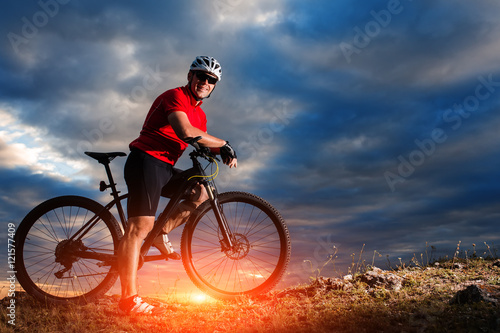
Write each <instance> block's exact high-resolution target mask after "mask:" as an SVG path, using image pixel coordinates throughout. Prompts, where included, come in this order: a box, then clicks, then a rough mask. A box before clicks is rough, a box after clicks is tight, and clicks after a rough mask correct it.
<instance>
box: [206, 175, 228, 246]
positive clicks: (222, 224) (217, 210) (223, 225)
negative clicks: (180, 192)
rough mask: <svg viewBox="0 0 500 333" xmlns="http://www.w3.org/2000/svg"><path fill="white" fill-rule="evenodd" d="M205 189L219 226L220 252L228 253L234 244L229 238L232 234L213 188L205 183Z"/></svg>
mask: <svg viewBox="0 0 500 333" xmlns="http://www.w3.org/2000/svg"><path fill="white" fill-rule="evenodd" d="M205 189H206V190H207V193H208V197H209V198H210V205H211V206H212V210H213V212H214V215H215V218H216V219H217V223H218V224H219V229H220V232H221V234H222V240H221V246H222V252H224V251H228V250H230V249H232V248H233V247H234V242H233V239H232V237H231V235H232V232H231V230H230V228H229V224H228V223H227V220H226V217H225V215H224V214H223V212H222V207H221V205H220V203H219V199H218V197H217V196H216V194H215V188H214V187H212V186H211V185H210V183H208V182H207V183H205Z"/></svg>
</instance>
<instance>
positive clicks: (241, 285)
mask: <svg viewBox="0 0 500 333" xmlns="http://www.w3.org/2000/svg"><path fill="white" fill-rule="evenodd" d="M218 199H219V204H220V207H221V212H222V214H223V215H224V216H225V219H226V220H227V224H228V226H229V229H230V234H231V235H232V236H231V238H232V242H233V247H232V248H231V249H229V248H225V247H224V245H223V243H224V242H223V237H222V233H221V231H220V228H219V224H218V222H217V219H216V218H215V215H214V212H213V210H212V207H211V205H210V202H208V201H207V202H205V203H203V204H202V205H201V206H200V207H199V208H198V210H197V211H195V212H194V213H193V218H192V219H191V220H190V221H189V222H188V223H187V224H186V227H185V228H184V230H183V232H182V238H181V254H182V261H183V264H184V267H185V269H186V272H187V273H188V275H189V277H190V278H191V281H193V283H194V284H195V285H196V286H197V287H198V288H200V289H201V290H202V291H204V292H206V293H207V294H209V295H211V296H213V297H215V298H219V299H233V298H236V297H238V296H242V295H257V294H260V293H264V292H267V291H269V290H271V289H272V288H273V287H274V286H275V285H276V284H277V283H278V282H279V281H280V279H281V278H282V276H283V274H284V273H285V270H286V267H287V265H288V262H289V260H290V251H291V245H290V235H289V233H288V229H287V227H286V225H285V222H284V221H283V218H282V217H281V215H280V214H279V212H278V211H277V210H276V209H275V208H274V207H273V206H271V205H270V204H269V203H268V202H266V201H265V200H263V199H261V198H259V197H258V196H255V195H253V194H250V193H244V192H227V193H222V194H220V195H219V196H218Z"/></svg>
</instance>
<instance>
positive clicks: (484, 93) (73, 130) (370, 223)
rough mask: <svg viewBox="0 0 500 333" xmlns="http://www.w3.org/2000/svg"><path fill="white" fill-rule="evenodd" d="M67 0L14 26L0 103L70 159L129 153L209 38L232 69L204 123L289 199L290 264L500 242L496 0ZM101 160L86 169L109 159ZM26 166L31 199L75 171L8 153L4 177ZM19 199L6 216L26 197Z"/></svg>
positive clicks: (0, 61) (55, 189) (261, 180)
mask: <svg viewBox="0 0 500 333" xmlns="http://www.w3.org/2000/svg"><path fill="white" fill-rule="evenodd" d="M58 3H59V4H60V5H59V7H58V12H57V14H55V15H53V17H52V16H51V17H49V19H48V21H47V23H46V24H45V25H43V26H42V27H39V28H38V31H37V33H34V36H33V37H32V38H29V39H28V42H27V43H22V44H19V45H18V48H17V49H16V48H14V47H13V46H12V43H11V42H10V41H9V39H8V38H4V39H3V41H2V48H1V50H0V55H1V57H0V73H1V76H0V96H1V99H0V107H2V108H5V109H6V110H8V112H9V113H11V114H12V115H14V116H15V117H16V119H17V120H18V122H19V123H20V124H22V125H30V126H33V127H35V128H38V129H41V130H43V133H45V134H44V137H43V138H42V139H43V141H44V142H45V143H46V144H47V145H49V146H50V147H51V148H52V149H54V150H55V151H57V152H59V153H61V154H62V155H63V156H66V157H67V158H68V159H71V160H74V161H78V162H82V161H86V158H85V157H84V156H82V151H83V149H84V148H85V149H88V150H91V149H94V150H121V151H126V150H127V145H128V142H130V141H131V140H133V139H134V138H135V137H136V136H137V134H138V132H139V130H140V126H141V124H142V121H143V119H144V115H145V113H146V112H147V110H148V108H149V106H150V104H151V102H152V100H153V99H154V98H155V97H156V95H157V94H159V93H161V92H162V91H163V90H165V89H168V88H170V87H174V86H179V85H182V84H184V83H185V80H186V78H185V77H186V71H187V68H188V66H189V63H190V61H191V59H192V58H193V57H194V56H195V55H197V54H210V55H213V56H215V57H216V58H218V59H219V60H220V61H221V63H222V64H223V68H224V73H223V79H222V81H221V82H220V84H218V86H217V89H216V91H215V93H214V95H213V96H212V97H211V98H210V99H209V100H207V101H206V104H204V109H205V110H206V112H207V114H208V115H209V129H210V130H209V132H212V133H214V134H216V135H217V134H218V133H222V134H221V135H223V136H224V137H226V138H228V139H229V140H230V141H231V143H232V144H233V145H234V146H235V147H237V148H238V149H239V157H240V160H241V168H240V167H239V168H238V169H240V170H242V171H231V172H229V171H227V172H226V171H224V174H223V176H222V177H227V179H229V180H230V181H231V182H229V181H227V182H226V183H227V184H225V185H224V187H228V188H230V189H234V188H235V187H238V186H241V187H243V188H249V189H250V190H251V191H253V192H256V193H257V194H259V195H262V196H263V197H264V198H266V199H268V200H269V201H271V202H272V203H273V204H275V205H276V206H278V207H279V208H280V209H281V210H282V212H283V215H284V216H285V218H286V219H287V221H288V222H289V225H290V228H291V231H292V235H293V239H294V244H295V245H294V249H295V250H294V263H295V264H296V265H299V263H300V261H301V260H302V259H307V258H309V259H314V260H316V263H317V264H319V263H320V262H321V260H323V259H324V258H325V256H326V254H327V252H328V251H331V250H332V248H331V246H332V244H336V245H338V247H339V249H340V252H339V255H340V256H341V257H342V258H343V259H342V261H343V262H348V261H349V260H350V259H351V258H350V255H351V253H352V252H359V250H360V248H361V247H362V245H363V244H364V243H366V244H367V247H366V249H367V251H372V253H373V251H374V250H377V251H379V252H381V253H384V255H385V254H390V255H391V259H393V258H397V257H398V256H403V257H404V256H406V257H408V256H410V257H411V256H412V255H413V253H414V252H417V253H420V252H421V251H422V249H423V248H424V247H425V244H426V242H428V243H429V244H435V245H436V246H437V247H438V248H439V249H440V250H441V251H442V252H443V253H445V254H451V253H452V252H453V250H454V247H455V246H456V243H457V242H458V241H459V240H463V241H464V242H465V241H467V242H469V243H471V242H476V243H482V242H483V241H487V242H490V241H493V240H495V239H496V240H498V237H496V238H495V237H494V236H493V235H495V234H498V231H499V230H498V225H497V223H496V222H495V221H496V219H497V217H498V208H497V206H498V199H497V198H498V197H499V194H500V185H499V181H498V179H499V176H500V175H499V171H498V170H500V168H499V166H500V165H499V164H500V158H499V157H497V156H498V151H499V148H500V147H499V146H498V142H500V141H499V137H498V130H497V129H498V126H500V117H499V116H498V112H497V111H498V108H499V102H498V101H499V100H500V99H499V96H500V72H499V71H498V68H500V67H499V65H500V64H499V62H500V60H498V56H497V55H498V45H500V40H499V39H498V36H499V34H498V32H499V30H500V26H499V24H498V19H497V17H498V11H499V7H498V5H496V4H492V3H491V2H489V1H479V2H475V3H471V2H468V1H455V2H447V1H407V0H401V1H395V0H389V1H370V2H366V1H344V2H338V1H337V2H332V1H311V2H304V1H266V2H264V1H261V2H252V3H250V2H243V1H224V0H221V1H219V2H217V4H219V5H221V6H218V7H217V6H214V5H213V4H212V3H211V2H202V1H164V2H157V1H156V2H153V1H143V2H141V3H140V4H138V3H137V2H134V1H120V2H117V1H108V2H102V1H85V2H83V1H76V0H73V1H69V2H67V3H64V4H62V3H63V1H61V2H58ZM40 11H43V8H42V7H41V6H40V4H38V3H37V2H32V3H29V4H28V5H26V4H24V3H23V4H21V3H20V2H16V3H12V4H10V5H9V8H8V10H4V11H2V13H1V14H0V15H1V17H2V22H3V26H2V30H1V31H2V35H3V36H7V34H8V33H9V32H14V33H16V34H19V35H22V29H23V25H24V24H26V20H28V21H30V22H33V19H34V18H35V17H36V15H37V13H38V12H40ZM40 17H41V16H40ZM23 18H26V20H25V19H23ZM39 19H40V18H39ZM346 47H347V48H346ZM108 120H111V122H108ZM436 130H440V131H441V132H439V133H438V132H436ZM436 133H438V134H439V135H438V134H436ZM436 139H437V141H436ZM438 141H439V142H438ZM11 144H12V143H11ZM5 149H6V150H7V151H9V149H11V150H13V149H14V148H13V146H12V145H11V146H7V147H6V148H5ZM118 165H120V164H117V177H121V170H120V168H119V167H118ZM250 165H251V166H252V167H251V168H250V167H248V169H244V168H245V166H250ZM92 166H93V167H94V168H95V170H94V169H89V168H88V167H87V168H86V169H85V172H87V171H88V172H90V173H91V174H94V173H95V174H97V172H98V171H102V170H99V167H98V166H95V165H92ZM120 166H121V165H120ZM89 170H92V171H89ZM388 172H389V175H390V176H389V180H388V177H387V175H388ZM24 174H25V175H26V177H30V181H31V182H32V184H33V186H29V191H32V192H31V193H35V194H36V198H42V197H45V198H49V197H51V196H54V195H56V194H59V193H61V192H71V191H70V190H74V191H75V192H79V188H80V187H81V185H60V182H58V181H57V180H56V179H53V178H47V177H45V178H44V177H42V176H41V175H31V174H30V172H27V171H26V170H23V171H18V170H17V169H14V170H13V169H4V171H3V172H2V175H3V176H2V184H4V185H5V188H9V189H12V190H13V191H14V190H15V189H16V188H21V189H23V190H24V191H25V193H26V191H28V186H26V185H25V184H27V182H25V184H22V185H18V184H20V183H22V179H23V178H22V176H23V175H24ZM92 177H93V178H96V177H97V176H95V177H94V176H92ZM391 177H392V178H391ZM119 179H120V178H119ZM19 186H20V187H19ZM60 186H63V187H64V186H66V187H65V191H61V188H60ZM68 186H69V187H68ZM72 186H73V187H74V188H71V187H72ZM3 196H4V197H6V196H7V192H4V194H3ZM16 201H17V199H16ZM32 201H34V200H30V202H32ZM7 202H8V201H7V200H4V201H2V204H1V205H2V206H1V208H0V211H2V212H4V213H3V214H2V216H3V217H2V218H3V219H5V220H7V219H15V218H14V217H13V216H20V215H22V214H23V213H22V210H23V209H25V208H26V206H27V204H26V205H20V206H19V207H17V206H16V207H17V208H15V209H13V210H11V211H9V210H8V207H9V203H7ZM19 202H21V201H19ZM321 237H322V238H321ZM419 251H420V252H419ZM447 251H449V252H447ZM382 259H385V258H382ZM299 266H300V265H299ZM299 270H301V271H302V272H303V267H299Z"/></svg>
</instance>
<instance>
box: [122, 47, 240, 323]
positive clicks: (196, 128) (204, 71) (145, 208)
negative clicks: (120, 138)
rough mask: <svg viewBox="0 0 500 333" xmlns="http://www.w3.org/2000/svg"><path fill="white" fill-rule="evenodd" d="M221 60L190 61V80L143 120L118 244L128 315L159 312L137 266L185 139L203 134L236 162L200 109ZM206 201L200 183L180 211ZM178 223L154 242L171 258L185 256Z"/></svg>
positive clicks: (128, 167) (128, 170) (128, 172)
mask: <svg viewBox="0 0 500 333" xmlns="http://www.w3.org/2000/svg"><path fill="white" fill-rule="evenodd" d="M221 76H222V70H221V66H220V64H219V63H218V62H217V60H215V59H214V58H212V57H207V56H199V57H196V59H195V60H194V61H193V63H192V64H191V67H190V70H189V73H188V76H187V78H188V84H187V85H186V86H184V87H178V88H175V89H171V90H167V91H166V92H164V93H163V94H161V95H160V96H158V98H157V99H156V100H155V101H154V103H153V105H152V106H151V109H150V110H149V113H148V115H147V117H146V120H145V122H144V125H143V128H142V130H141V133H140V136H139V137H138V138H137V139H135V140H134V141H133V142H132V143H131V144H130V149H131V152H130V154H129V156H128V158H127V162H126V164H125V180H126V182H127V187H128V191H129V198H128V204H127V213H128V226H127V230H125V235H124V236H123V239H122V240H121V242H120V246H119V248H118V259H119V267H118V270H119V274H120V282H121V287H122V298H121V300H120V303H119V309H120V310H121V311H122V312H124V313H127V314H130V313H138V314H156V313H159V312H161V309H160V308H158V307H154V306H152V305H150V304H148V303H146V302H144V301H142V299H141V298H140V297H139V296H138V292H137V289H138V288H137V267H138V264H139V252H140V247H141V245H142V242H143V240H144V239H145V238H146V236H147V235H148V233H149V232H150V231H151V230H152V228H153V225H154V221H155V214H156V209H157V207H158V202H159V199H160V194H161V190H162V188H163V186H165V185H166V184H167V182H168V181H169V179H170V178H171V176H172V174H173V172H174V169H173V166H174V164H175V162H176V161H177V160H178V159H179V157H180V156H181V155H182V153H183V151H184V150H185V149H186V148H187V146H188V144H187V143H186V142H185V140H187V139H189V138H194V137H198V136H201V137H202V138H201V140H200V141H198V143H199V144H200V145H202V146H205V147H209V148H211V149H212V150H213V151H214V152H216V153H220V154H221V157H222V160H223V161H224V163H225V164H227V165H228V166H229V167H230V168H232V167H236V166H237V158H236V153H235V151H234V150H233V148H232V147H231V146H230V145H229V143H228V142H227V141H225V140H222V139H219V138H217V137H215V136H212V135H210V134H208V133H206V131H207V128H206V123H207V120H206V116H205V113H204V111H203V110H202V109H201V105H202V103H203V102H202V101H203V99H204V98H208V97H210V94H211V93H212V92H213V90H214V89H215V85H216V84H217V82H218V81H220V79H221ZM206 199H207V194H206V193H205V191H204V188H203V187H202V186H201V185H199V186H198V187H197V188H196V190H195V191H193V193H192V194H191V197H190V201H191V202H190V203H187V204H185V205H184V211H180V212H178V214H177V217H176V218H178V219H181V220H182V219H183V218H185V216H186V215H189V213H190V212H191V211H192V210H193V209H194V208H196V207H197V206H198V205H200V204H201V203H202V202H203V201H205V200H206ZM178 224H179V222H178V221H173V222H171V221H169V223H167V225H166V227H165V228H164V229H163V232H164V234H163V235H160V236H158V237H157V238H156V239H155V242H154V244H153V245H154V246H156V247H157V248H158V249H159V250H160V252H161V253H162V254H163V255H164V256H165V257H166V259H167V260H168V258H170V259H180V256H179V255H178V254H177V253H175V252H174V250H173V249H172V246H171V244H170V242H169V241H168V237H167V233H168V232H169V231H170V230H171V229H172V226H173V227H175V226H177V225H178Z"/></svg>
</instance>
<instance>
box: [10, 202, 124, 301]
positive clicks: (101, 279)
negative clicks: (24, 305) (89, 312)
mask: <svg viewBox="0 0 500 333" xmlns="http://www.w3.org/2000/svg"><path fill="white" fill-rule="evenodd" d="M95 215H98V216H99V219H100V220H98V223H97V224H96V225H94V226H93V227H92V229H91V230H90V231H89V232H88V233H87V234H86V235H85V236H84V238H83V239H82V244H83V246H85V250H91V251H92V250H97V251H102V253H107V254H116V250H117V248H118V242H119V240H120V239H121V237H122V230H121V228H120V226H119V224H118V222H117V221H116V219H115V218H114V216H113V215H112V214H111V213H110V212H109V211H108V210H106V209H105V208H104V207H103V206H102V205H101V204H99V203H97V202H95V201H94V200H91V199H89V198H85V197H80V196H62V197H56V198H53V199H49V200H47V201H45V202H43V203H41V204H39V205H38V206H37V207H35V208H34V209H33V210H32V211H31V212H29V213H28V215H26V217H25V218H24V219H23V221H22V222H21V224H20V225H19V228H18V229H17V231H16V235H15V244H16V271H17V273H16V276H17V280H18V281H19V283H20V284H21V286H22V287H23V289H24V290H25V291H26V292H27V293H28V294H29V295H31V296H33V297H34V298H36V299H38V300H39V301H42V302H46V303H49V304H64V303H67V302H72V303H77V304H85V303H88V302H92V301H95V300H96V299H98V298H99V297H101V296H102V295H104V294H105V293H106V292H107V291H108V290H109V289H110V288H111V287H112V286H113V284H114V283H115V282H116V279H117V278H118V271H117V269H116V267H115V266H116V265H110V264H108V265H104V266H103V265H101V266H99V263H100V262H99V261H98V260H96V259H88V258H87V259H86V258H78V257H77V256H73V257H70V258H71V261H73V262H72V263H71V265H70V266H71V268H70V269H69V270H68V271H66V272H64V273H63V274H62V275H60V277H57V276H56V274H55V273H56V272H58V271H60V270H61V269H62V268H63V267H66V266H64V265H63V264H62V263H61V262H57V261H56V260H59V261H60V260H61V259H57V258H58V257H57V256H58V255H59V258H61V257H63V256H64V255H65V254H62V252H63V251H64V249H63V248H62V247H61V244H64V243H63V242H64V241H65V240H66V243H65V244H68V241H67V239H68V238H69V237H70V235H72V234H73V233H74V232H76V231H77V230H78V229H79V228H80V227H81V226H83V224H84V223H85V222H86V221H87V220H88V219H90V218H91V217H92V216H95ZM56 251H59V252H57V253H58V254H56ZM101 264H102V263H101Z"/></svg>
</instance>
